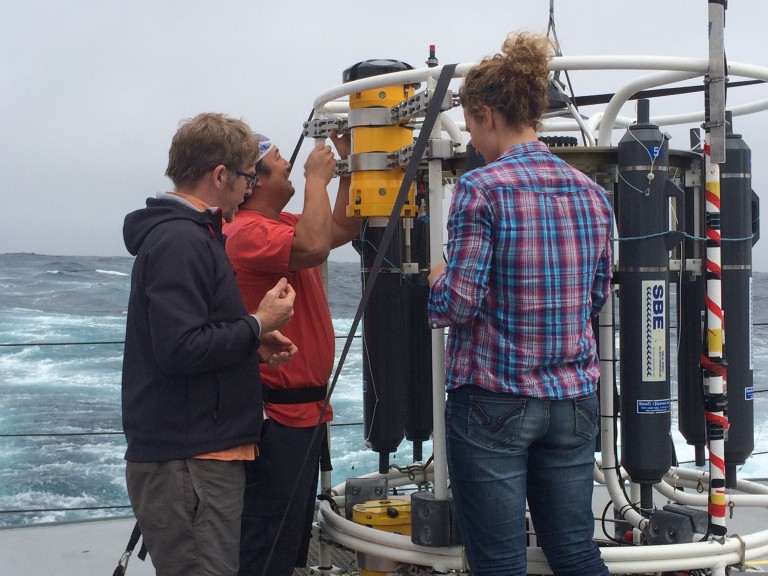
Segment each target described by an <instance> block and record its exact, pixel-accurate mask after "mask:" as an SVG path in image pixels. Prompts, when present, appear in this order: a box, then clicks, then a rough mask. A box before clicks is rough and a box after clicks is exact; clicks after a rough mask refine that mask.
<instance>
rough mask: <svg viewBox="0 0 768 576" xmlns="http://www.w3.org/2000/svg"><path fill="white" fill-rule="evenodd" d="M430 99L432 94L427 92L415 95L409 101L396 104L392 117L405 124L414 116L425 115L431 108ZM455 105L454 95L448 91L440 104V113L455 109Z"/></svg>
mask: <svg viewBox="0 0 768 576" xmlns="http://www.w3.org/2000/svg"><path fill="white" fill-rule="evenodd" d="M430 98H431V96H430V93H429V91H427V90H424V91H422V92H419V93H417V94H414V95H413V96H411V97H410V98H408V99H407V100H403V101H402V102H400V103H399V104H395V105H394V106H393V107H392V116H393V117H394V118H397V120H398V121H399V122H404V121H407V120H410V119H411V118H413V117H414V116H418V115H419V114H423V113H425V112H426V111H427V108H428V107H429V100H430ZM453 105H454V104H453V93H452V92H451V91H450V90H447V91H446V92H445V95H444V96H443V101H442V103H441V104H440V111H441V112H445V111H446V110H450V109H451V108H453Z"/></svg>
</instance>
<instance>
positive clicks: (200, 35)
mask: <svg viewBox="0 0 768 576" xmlns="http://www.w3.org/2000/svg"><path fill="white" fill-rule="evenodd" d="M548 16H549V0H499V1H485V2H484V1H478V2H468V1H467V0H461V1H458V0H441V1H439V2H434V1H430V2H408V3H402V2H391V3H387V2H383V3H382V2H368V1H363V0H357V1H333V0H327V1H326V2H318V1H311V0H280V1H271V2H262V1H260V0H130V1H116V0H66V1H58V0H47V1H43V0H0V26H2V32H1V33H0V63H1V65H0V134H1V136H0V138H2V140H1V142H2V154H1V155H0V194H1V195H2V201H3V208H4V216H3V225H2V226H0V252H36V253H39V254H61V255H123V256H127V255H128V254H127V252H126V250H125V248H124V246H123V241H122V224H123V218H124V216H125V214H126V213H128V212H130V211H132V210H135V209H137V208H140V207H142V206H143V205H144V201H145V198H146V197H148V196H154V195H155V194H156V193H157V192H160V191H167V190H170V189H171V183H170V181H169V180H168V179H167V178H166V177H165V176H164V172H165V168H166V164H167V159H168V147H169V144H170V141H171V138H172V137H173V134H174V133H175V131H176V129H177V127H178V124H179V121H180V120H182V119H185V118H189V117H191V116H194V115H195V114H197V113H199V112H204V111H213V112H224V113H227V114H229V115H232V116H235V117H239V118H242V119H244V120H245V121H246V122H248V123H249V124H250V125H251V126H252V127H253V128H254V129H255V130H257V131H259V132H262V133H264V134H267V135H269V136H271V137H272V139H273V140H274V141H276V143H277V144H278V146H280V148H281V149H282V151H283V152H284V155H286V156H290V153H291V151H292V150H293V148H294V146H295V144H296V142H297V140H298V138H299V136H300V135H301V130H302V123H303V121H304V120H306V118H307V116H308V114H309V112H310V110H311V107H312V102H313V100H314V99H315V97H316V96H317V95H318V94H319V93H321V92H324V91H326V90H328V89H330V88H332V87H334V86H336V85H337V84H340V83H341V74H342V71H343V70H344V69H345V68H347V67H349V66H351V65H352V64H355V63H356V62H359V61H361V60H366V59H370V58H394V59H397V60H402V61H405V62H408V63H409V64H411V65H412V66H414V67H417V68H418V67H422V66H423V65H424V61H425V59H426V57H427V55H428V54H427V51H428V46H429V45H430V44H436V45H437V56H438V58H439V60H440V63H441V64H447V63H454V62H474V61H477V60H479V59H480V58H482V57H483V56H484V55H487V54H492V53H495V52H497V51H498V49H499V47H500V45H501V43H502V41H503V40H504V38H505V37H506V35H507V34H508V33H509V32H512V31H515V30H519V29H523V28H525V29H528V30H531V31H536V32H542V33H544V32H546V29H547V23H548ZM555 18H556V24H557V33H558V37H559V40H560V45H561V48H562V51H563V54H564V55H566V56H577V55H589V54H605V53H611V54H633V55H667V56H689V57H699V58H706V57H707V51H708V44H707V2H706V0H643V1H642V2H635V1H629V0H581V1H574V0H557V1H556V3H555ZM766 21H768V2H765V0H740V1H739V2H730V3H729V9H728V10H727V12H726V30H725V39H726V51H727V55H728V58H729V60H732V61H739V62H748V63H752V64H757V65H761V66H764V65H768V57H767V56H766V51H765V50H764V49H763V48H762V47H763V46H764V37H765V22H766ZM640 74H641V75H642V74H646V73H640ZM635 75H637V74H635ZM617 76H618V74H615V73H613V74H603V75H602V77H599V78H596V79H594V80H593V79H587V78H586V77H585V78H584V79H582V77H581V76H578V75H573V76H572V80H573V81H574V89H575V91H576V92H577V94H589V93H595V92H608V91H613V90H614V89H615V88H617V87H618V86H617V85H616V84H615V81H614V80H615V78H616V77H617ZM612 81H614V82H613V83H612ZM456 87H457V85H456ZM742 91H744V94H743V95H742V93H741V92H740V91H735V90H734V91H732V92H730V93H729V103H739V102H749V101H753V100H756V99H759V98H765V97H766V89H765V88H763V87H756V88H746V89H742ZM747 91H749V92H748V93H747ZM737 92H738V93H737ZM702 100H703V97H702V96H701V95H697V96H695V97H693V99H691V98H688V99H680V100H678V101H674V100H673V101H671V102H669V103H667V102H666V101H665V102H664V103H658V104H657V103H656V102H653V103H652V105H651V106H652V108H651V114H652V115H653V114H659V113H673V112H683V111H691V110H692V107H698V106H699V104H700V103H701V101H702ZM585 113H587V114H589V113H591V112H590V111H589V110H585ZM628 114H629V115H630V116H632V115H633V112H632V111H631V110H629V111H628ZM766 128H768V112H764V113H762V114H761V115H760V116H755V117H752V118H750V119H748V120H747V119H744V118H741V119H739V118H737V119H736V121H735V129H736V132H739V133H741V134H743V135H744V138H745V140H746V141H747V143H748V144H749V145H750V146H751V147H752V149H753V150H755V154H754V166H753V172H752V173H753V188H754V189H755V190H756V191H757V192H758V194H760V195H761V197H762V199H763V202H764V203H765V202H768V193H765V192H763V191H762V190H761V189H764V188H765V186H766V183H767V182H768V169H767V168H766V167H765V163H766V162H767V161H768V154H766V151H768V142H766V135H765V132H766ZM673 136H674V137H673V139H672V141H671V143H670V145H671V147H672V148H679V149H687V148H688V141H687V136H686V133H685V131H683V130H681V131H680V132H677V133H676V132H673ZM620 137H621V133H620V132H615V133H614V137H613V143H614V144H615V143H617V142H618V140H619V139H620ZM310 146H311V145H310V144H309V143H305V145H304V147H303V148H302V154H301V155H300V157H299V160H298V162H297V164H299V168H297V169H296V170H295V171H294V184H295V185H296V188H297V195H296V197H295V198H294V200H293V201H292V203H291V204H289V207H288V208H289V209H290V210H294V211H300V210H301V206H302V202H303V196H302V192H301V190H302V188H303V180H302V176H301V173H302V171H301V169H300V166H301V165H302V164H303V158H304V157H305V156H306V153H307V152H308V150H309V148H310ZM761 150H762V152H761ZM332 192H333V195H335V183H334V184H332ZM724 201H725V200H724ZM766 206H768V204H767V205H766ZM765 209H766V210H768V207H766V208H765ZM766 233H767V234H768V232H766ZM765 242H768V238H766V239H763V241H762V243H765ZM762 243H759V244H758V245H757V247H756V251H755V253H754V265H755V269H756V270H758V271H763V272H768V250H766V249H765V248H762V246H761V244H762ZM761 252H762V253H763V256H762V257H761V255H760V253H761ZM355 258H356V257H355V255H354V252H352V251H351V249H348V248H345V249H339V250H337V251H335V252H334V253H332V255H331V259H333V260H353V259H355Z"/></svg>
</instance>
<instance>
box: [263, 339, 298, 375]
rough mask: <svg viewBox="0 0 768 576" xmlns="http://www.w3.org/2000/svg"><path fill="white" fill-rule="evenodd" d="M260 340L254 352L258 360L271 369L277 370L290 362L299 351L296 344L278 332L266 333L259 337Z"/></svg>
mask: <svg viewBox="0 0 768 576" xmlns="http://www.w3.org/2000/svg"><path fill="white" fill-rule="evenodd" d="M260 340H261V345H260V346H259V348H258V350H256V352H258V354H259V359H260V360H261V361H262V362H266V363H267V364H269V365H270V366H271V367H272V368H277V367H278V366H282V365H283V364H285V363H286V362H288V361H289V360H292V359H293V357H294V356H296V352H298V351H299V349H298V348H297V347H296V344H294V343H293V342H291V341H290V340H289V339H288V338H286V337H285V336H284V335H283V334H282V333H281V332H279V331H278V330H272V332H267V333H266V334H264V335H262V336H261V338H260Z"/></svg>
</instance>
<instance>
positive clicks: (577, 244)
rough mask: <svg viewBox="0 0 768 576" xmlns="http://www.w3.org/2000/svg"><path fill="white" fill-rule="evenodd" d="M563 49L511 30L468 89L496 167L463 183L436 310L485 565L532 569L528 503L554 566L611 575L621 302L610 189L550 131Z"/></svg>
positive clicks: (481, 574) (477, 136)
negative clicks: (607, 507) (598, 445)
mask: <svg viewBox="0 0 768 576" xmlns="http://www.w3.org/2000/svg"><path fill="white" fill-rule="evenodd" d="M551 55H552V50H551V46H550V44H549V42H548V40H547V39H546V38H545V37H543V36H535V35H530V34H526V33H519V34H516V35H514V36H510V37H509V38H507V39H506V41H505V42H504V45H503V46H502V53H501V54H496V55H495V56H493V57H489V58H485V59H484V60H483V61H482V62H481V63H479V64H478V65H477V66H475V67H474V68H473V69H472V70H471V71H470V72H469V73H468V74H467V76H466V78H465V81H464V84H463V86H462V88H461V90H460V97H461V102H462V106H463V107H464V117H465V120H466V124H467V129H468V130H469V132H470V134H471V136H472V144H473V146H474V147H475V149H476V150H477V152H478V153H479V154H480V155H482V157H483V158H484V159H485V161H486V162H487V164H486V165H485V166H482V167H480V168H477V169H475V170H472V171H470V172H467V173H466V174H464V175H463V176H462V177H461V178H460V179H459V181H458V183H457V184H456V188H455V190H454V196H453V202H452V205H451V211H450V215H449V218H448V260H447V264H445V265H441V266H438V267H436V268H435V269H433V270H432V272H431V273H430V276H429V280H430V285H431V290H430V297H429V320H430V323H431V325H432V327H433V328H442V327H444V326H449V327H450V330H449V335H448V342H447V350H446V358H447V361H446V389H447V391H448V401H447V406H446V434H447V451H448V469H449V474H450V479H451V489H452V493H453V498H454V504H455V511H456V514H457V517H458V523H459V528H460V532H461V536H462V539H463V542H464V545H465V547H466V552H467V557H468V560H469V564H470V567H471V569H472V574H473V575H475V576H486V575H502V574H503V575H504V576H510V575H518V574H519V575H524V574H526V538H527V536H526V523H525V504H526V498H527V500H528V506H529V508H530V513H531V517H532V520H533V524H534V528H535V532H536V538H537V540H538V543H539V545H540V546H541V547H542V549H543V551H544V553H545V554H546V557H547V560H548V562H549V564H550V566H551V567H552V569H553V571H554V573H555V574H556V575H558V576H559V575H569V576H570V575H584V576H601V575H608V574H609V573H608V570H607V569H606V567H605V564H604V563H603V561H602V558H601V557H600V552H599V549H598V547H597V545H596V544H595V543H594V541H593V539H592V537H593V534H594V519H593V515H592V487H593V482H592V470H593V467H594V448H595V437H596V436H597V433H598V421H599V403H598V399H597V396H596V387H597V381H598V377H599V373H600V369H599V361H598V357H597V351H596V347H595V337H594V334H593V332H592V323H591V320H592V318H593V317H594V316H596V315H597V314H598V313H599V311H600V309H601V308H602V307H603V304H604V303H605V300H606V298H607V297H608V292H609V285H610V279H611V250H610V238H611V232H612V210H611V205H610V202H609V201H608V199H607V197H606V194H605V191H604V190H603V189H602V188H601V187H600V186H598V185H597V184H595V183H594V182H593V181H592V180H590V179H589V178H587V177H586V176H585V175H584V174H582V173H581V172H579V171H578V170H576V169H575V168H573V167H571V166H570V165H568V164H566V163H565V162H563V161H562V160H560V159H559V158H558V157H557V156H554V155H553V154H551V153H550V152H549V150H548V149H547V146H546V145H544V144H543V143H541V142H539V141H538V138H537V129H538V128H539V126H540V122H539V119H540V118H541V115H542V113H543V112H544V111H545V109H546V106H547V91H546V90H547V81H548V63H549V60H550V58H551Z"/></svg>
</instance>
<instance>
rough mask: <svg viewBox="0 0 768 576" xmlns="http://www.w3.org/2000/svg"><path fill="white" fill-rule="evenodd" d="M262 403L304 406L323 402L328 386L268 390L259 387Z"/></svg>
mask: <svg viewBox="0 0 768 576" xmlns="http://www.w3.org/2000/svg"><path fill="white" fill-rule="evenodd" d="M261 393H262V395H263V397H264V402H269V403H270V404H306V403H308V402H317V401H318V400H325V397H326V396H327V394H328V384H325V385H323V386H306V387H304V388H268V387H267V386H266V385H264V384H262V385H261Z"/></svg>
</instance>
